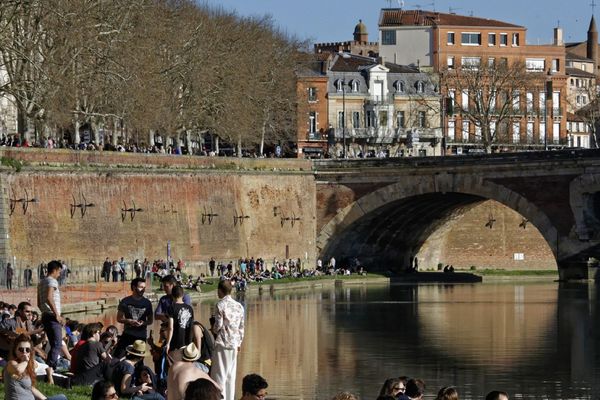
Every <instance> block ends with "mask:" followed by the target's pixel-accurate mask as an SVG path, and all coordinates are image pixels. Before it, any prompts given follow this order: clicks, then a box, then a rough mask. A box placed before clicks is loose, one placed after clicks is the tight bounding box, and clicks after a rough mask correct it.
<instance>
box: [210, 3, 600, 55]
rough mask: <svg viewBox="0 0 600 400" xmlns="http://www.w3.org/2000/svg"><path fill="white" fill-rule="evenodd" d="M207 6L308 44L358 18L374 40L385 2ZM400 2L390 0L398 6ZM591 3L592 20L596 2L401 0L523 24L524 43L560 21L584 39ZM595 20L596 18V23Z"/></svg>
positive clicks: (546, 34) (344, 33)
mask: <svg viewBox="0 0 600 400" xmlns="http://www.w3.org/2000/svg"><path fill="white" fill-rule="evenodd" d="M199 1H200V2H203V3H207V4H209V5H217V6H219V5H220V6H222V7H224V8H225V9H227V10H235V11H237V13H238V14H240V15H244V16H248V15H264V14H270V15H271V16H272V17H273V19H274V20H275V22H276V23H277V24H278V25H279V26H280V27H281V28H283V29H284V30H285V31H287V32H289V33H291V34H294V35H296V36H298V37H299V38H301V39H312V42H314V41H317V42H334V41H344V40H351V39H352V32H353V30H354V26H355V25H356V23H357V22H358V20H359V19H362V20H363V22H364V23H365V24H366V25H367V28H368V30H369V40H371V41H376V40H377V32H378V26H377V22H378V18H379V11H380V9H381V8H383V7H388V4H389V3H390V2H389V0H296V1H294V0H199ZM398 1H399V0H392V2H391V3H392V7H398ZM592 1H595V3H596V4H597V6H596V12H595V14H596V18H598V11H600V0H501V1H499V0H435V1H434V0H425V1H418V0H405V1H404V8H406V9H409V8H410V9H415V8H417V7H416V5H420V6H421V7H422V9H427V10H432V9H433V4H434V3H435V9H436V11H441V12H448V10H449V7H452V8H453V9H455V12H456V13H457V14H463V15H470V14H471V12H472V13H473V15H474V16H477V17H484V18H493V19H499V20H501V21H505V22H509V23H514V24H517V25H522V26H525V27H526V28H527V41H528V42H529V43H531V44H538V43H540V44H544V43H550V42H551V41H552V29H553V28H554V27H556V25H557V23H558V21H559V20H560V26H561V27H562V28H563V30H564V38H565V41H567V42H575V41H583V40H585V38H586V32H587V28H588V25H589V21H590V17H591V14H592V7H591V3H592ZM599 23H600V21H599Z"/></svg>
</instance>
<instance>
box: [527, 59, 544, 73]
mask: <svg viewBox="0 0 600 400" xmlns="http://www.w3.org/2000/svg"><path fill="white" fill-rule="evenodd" d="M525 69H526V70H527V71H529V72H543V71H545V70H546V60H544V59H543V58H526V59H525Z"/></svg>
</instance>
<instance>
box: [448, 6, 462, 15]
mask: <svg viewBox="0 0 600 400" xmlns="http://www.w3.org/2000/svg"><path fill="white" fill-rule="evenodd" d="M458 10H462V8H457V7H448V14H456V11H458Z"/></svg>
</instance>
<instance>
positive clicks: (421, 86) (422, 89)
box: [415, 81, 425, 93]
mask: <svg viewBox="0 0 600 400" xmlns="http://www.w3.org/2000/svg"><path fill="white" fill-rule="evenodd" d="M415 87H416V88H417V93H423V92H425V83H423V81H417V83H416V84H415Z"/></svg>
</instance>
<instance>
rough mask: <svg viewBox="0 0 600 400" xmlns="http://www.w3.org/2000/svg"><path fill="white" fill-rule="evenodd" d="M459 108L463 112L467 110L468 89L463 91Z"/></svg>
mask: <svg viewBox="0 0 600 400" xmlns="http://www.w3.org/2000/svg"><path fill="white" fill-rule="evenodd" d="M461 100H462V102H461V107H462V109H463V110H468V109H469V89H464V90H463V91H462V96H461Z"/></svg>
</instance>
